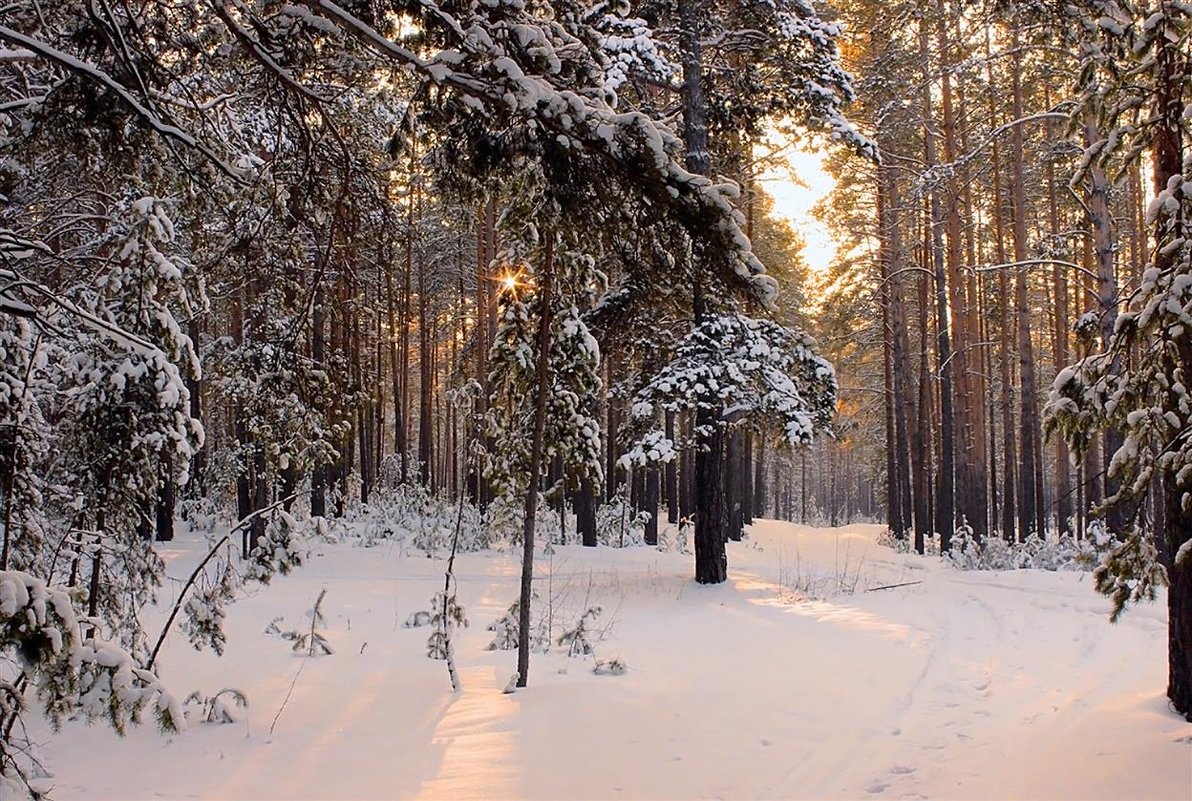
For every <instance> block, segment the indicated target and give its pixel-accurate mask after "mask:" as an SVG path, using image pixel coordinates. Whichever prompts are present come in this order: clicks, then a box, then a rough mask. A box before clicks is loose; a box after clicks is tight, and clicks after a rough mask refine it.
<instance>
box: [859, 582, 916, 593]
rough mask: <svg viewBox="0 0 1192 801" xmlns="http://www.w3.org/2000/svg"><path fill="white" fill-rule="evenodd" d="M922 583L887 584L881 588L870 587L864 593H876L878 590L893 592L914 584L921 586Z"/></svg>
mask: <svg viewBox="0 0 1192 801" xmlns="http://www.w3.org/2000/svg"><path fill="white" fill-rule="evenodd" d="M922 583H923V582H922V581H904V582H902V583H901V584H887V585H885V586H883V587H870V588H869V589H867V590H865V592H877V591H878V590H894V589H897V588H899V587H910V586H912V585H914V584H922Z"/></svg>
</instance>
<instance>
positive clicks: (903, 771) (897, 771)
mask: <svg viewBox="0 0 1192 801" xmlns="http://www.w3.org/2000/svg"><path fill="white" fill-rule="evenodd" d="M890 772H891V773H893V774H894V775H895V776H909V775H910V774H912V773H914V772H915V768H908V767H907V766H906V765H895V766H894V767H892V768H890Z"/></svg>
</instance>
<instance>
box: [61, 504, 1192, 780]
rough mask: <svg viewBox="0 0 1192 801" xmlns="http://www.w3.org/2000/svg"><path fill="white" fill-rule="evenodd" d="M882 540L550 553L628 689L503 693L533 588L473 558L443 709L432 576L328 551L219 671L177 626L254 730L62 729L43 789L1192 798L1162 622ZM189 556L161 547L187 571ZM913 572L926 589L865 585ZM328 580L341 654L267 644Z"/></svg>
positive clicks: (776, 537)
mask: <svg viewBox="0 0 1192 801" xmlns="http://www.w3.org/2000/svg"><path fill="white" fill-rule="evenodd" d="M879 531H880V528H879V527H878V526H850V527H846V528H842V529H819V530H817V529H810V528H806V527H802V526H796V525H793V524H787V523H778V522H773V521H759V522H758V523H757V524H755V525H754V526H753V527H751V530H750V534H751V536H750V539H749V540H748V541H747V542H745V543H740V544H730V553H729V562H730V581H729V583H727V584H725V585H721V586H716V587H701V586H698V585H696V584H695V583H694V582H693V581H691V579H690V578H689V576H690V573H691V557H690V556H689V555H680V554H675V553H662V552H658V551H657V550H654V549H649V548H636V549H625V550H618V549H607V548H600V549H595V550H593V549H583V548H579V547H577V546H567V547H561V548H558V552H557V553H556V554H555V555H554V556H550V557H548V556H545V555H539V557H538V561H537V567H536V580H535V587H536V588H537V591H538V595H539V605H540V608H539V609H537V610H536V612H540V613H541V614H543V615H547V614H549V615H551V616H552V617H553V618H554V619H555V620H556V621H558V622H559V623H566V624H573V623H574V622H575V621H576V620H577V619H578V618H579V615H580V614H582V611H583V610H584V609H585V608H587V606H590V605H592V604H597V603H598V604H601V605H602V606H603V610H604V611H603V614H602V616H601V618H600V619H599V621H598V623H599V624H600V625H601V626H607V627H608V628H607V630H606V631H605V632H604V633H603V638H602V639H601V640H600V641H599V642H598V643H597V645H596V648H597V655H598V656H600V657H602V658H609V657H623V658H624V659H625V661H626V662H627V663H628V665H629V667H630V670H629V673H627V674H626V675H624V676H619V677H605V676H595V675H592V673H591V665H592V659H591V658H590V657H588V658H574V659H568V658H567V657H566V655H565V654H562V653H559V651H560V650H562V649H560V648H558V647H555V648H554V650H553V651H552V653H550V654H546V655H542V654H534V655H533V657H532V659H531V669H530V687H529V688H528V689H526V690H519V691H518V692H516V693H513V694H504V693H502V689H503V688H504V687H505V685H506V683H507V681H508V680H509V676H510V674H511V673H513V672H514V670H515V664H516V659H515V655H514V653H513V652H490V651H487V650H485V646H486V645H487V643H488V642H489V641H490V640H491V638H492V635H491V633H490V632H488V631H486V630H485V626H486V625H487V624H488V623H490V622H492V621H493V620H495V619H496V618H497V617H499V616H500V615H501V614H502V613H503V612H504V610H505V609H506V607H508V605H509V603H511V602H512V600H513V599H514V598H515V596H516V593H517V580H518V557H519V553H518V551H517V550H516V549H509V550H506V551H503V552H498V551H488V552H482V553H478V554H463V555H461V556H460V558H459V561H458V577H459V578H458V586H459V596H460V601H461V602H462V603H463V605H464V607H465V610H466V614H467V615H468V617H469V618H470V620H471V626H470V627H469V628H467V629H464V630H461V631H460V632H458V634H457V643H456V649H457V661H458V663H459V668H460V675H461V679H462V684H463V690H462V692H460V693H459V694H453V693H451V691H450V688H449V685H448V682H447V676H446V670H445V668H444V666H443V664H442V663H441V662H435V661H432V660H429V659H426V658H425V642H426V636H427V634H428V633H429V629H427V628H419V629H412V630H408V629H404V628H402V626H401V624H402V622H404V620H405V618H406V616H407V615H409V613H410V612H413V611H415V610H417V609H426V608H428V607H429V601H430V598H431V596H432V595H433V594H434V593H435V592H436V591H437V590H439V589H441V588H442V574H441V572H440V571H441V570H442V568H443V562H442V561H441V560H439V559H427V558H425V557H423V556H420V555H409V554H406V555H404V556H403V551H402V549H401V548H399V547H397V546H395V545H394V544H392V543H389V544H383V545H381V546H379V547H375V548H361V547H356V546H354V545H353V544H351V543H342V544H338V545H327V546H319V548H317V549H316V550H317V553H316V555H315V557H314V558H313V559H312V560H311V563H310V564H309V565H308V566H306V567H304V568H302V569H300V570H299V571H297V572H296V573H295V574H294V575H292V576H290V577H286V578H278V579H277V580H276V581H275V582H274V584H273V585H272V586H271V587H268V588H264V589H260V590H257V591H255V592H253V593H252V594H251V595H250V596H249V597H247V598H245V599H244V600H242V601H240V602H239V603H237V604H235V605H233V606H232V607H231V608H230V610H229V643H228V652H227V654H226V655H225V656H224V657H223V658H215V657H213V656H211V655H210V654H195V653H194V652H193V651H191V650H190V649H189V646H187V644H186V643H185V641H184V640H183V639H182V638H181V637H180V636H179V635H177V634H175V635H172V638H171V640H170V642H169V645H168V647H167V649H166V651H165V652H164V657H163V663H162V664H163V679H164V680H165V681H166V683H167V685H168V686H170V687H172V688H173V689H174V690H175V692H176V693H178V694H179V695H180V696H183V697H184V696H185V695H186V694H187V693H189V692H190V690H191V689H195V688H197V689H200V690H202V691H204V692H206V693H212V692H214V691H216V690H218V689H220V688H221V687H225V686H229V687H237V688H240V689H242V690H244V691H245V692H247V694H248V695H249V698H250V701H251V704H252V705H251V707H250V708H249V710H248V711H247V712H246V713H245V714H244V719H243V720H241V721H239V722H237V723H235V724H232V725H227V726H212V725H199V724H197V723H193V724H192V726H191V728H190V730H188V731H187V732H185V733H183V734H181V735H179V736H176V737H172V738H168V739H165V738H162V737H160V736H159V735H157V734H156V733H155V732H153V731H152V730H151V728H152V727H141V728H140V729H138V730H134V731H133V732H131V733H130V735H129V737H128V738H126V739H125V740H123V741H119V740H116V739H115V738H114V736H112V735H111V734H110V733H108V732H106V731H104V730H103V729H102V728H100V727H94V728H86V727H83V726H82V725H78V724H69V725H68V726H67V727H66V729H65V731H64V732H63V733H62V734H61V735H60V736H59V737H58V738H57V739H55V740H53V741H51V744H50V745H49V746H48V748H47V749H46V756H47V761H48V766H49V767H50V768H51V770H52V772H53V773H54V776H53V777H52V778H51V779H50V780H48V782H49V784H50V785H52V786H53V795H54V797H55V798H56V799H59V801H68V799H109V798H111V799H115V798H126V799H134V798H221V799H268V798H278V799H281V798H286V799H289V798H293V799H322V798H326V799H332V798H335V799H340V798H343V799H348V798H353V799H364V798H377V799H380V798H416V799H468V798H475V799H506V798H507V799H515V798H527V799H529V798H533V799H563V798H576V799H622V798H625V799H629V798H647V799H649V798H659V799H662V798H666V799H687V798H691V799H695V798H709V799H712V798H725V799H729V798H775V799H777V798H834V799H838V798H846V799H878V798H880V799H948V798H956V799H962V798H963V799H976V798H989V799H1003V798H1004V799H1010V798H1055V799H1063V798H1072V799H1076V798H1081V799H1084V798H1088V799H1093V798H1105V799H1109V798H1115V799H1124V798H1133V799H1152V798H1153V799H1183V800H1184V801H1188V800H1190V799H1192V730H1190V728H1189V725H1188V724H1187V723H1185V722H1183V721H1181V720H1180V719H1179V718H1177V717H1175V716H1174V715H1172V714H1170V713H1169V712H1168V711H1167V709H1166V703H1165V699H1164V698H1163V697H1162V694H1163V687H1164V683H1165V664H1164V655H1165V651H1164V649H1165V647H1166V627H1165V622H1164V621H1165V613H1164V609H1163V607H1162V606H1151V607H1142V608H1139V609H1136V610H1133V611H1132V612H1130V613H1128V614H1127V616H1126V617H1125V618H1124V619H1123V620H1122V622H1121V623H1119V624H1117V625H1115V626H1111V625H1110V624H1108V622H1106V620H1105V616H1106V612H1107V609H1108V604H1107V603H1106V602H1105V601H1104V600H1103V599H1101V598H1099V597H1098V596H1096V595H1095V593H1093V591H1092V589H1091V587H1090V586H1089V583H1088V581H1087V579H1086V578H1083V577H1081V576H1080V575H1078V574H1072V573H1066V574H1051V573H1042V572H1036V571H1019V572H1014V573H996V574H995V573H980V572H968V573H965V572H960V571H956V570H954V569H952V568H950V567H948V566H947V565H945V564H943V563H941V562H940V561H939V560H938V559H930V558H928V559H922V558H919V557H914V556H906V555H898V554H895V553H893V552H891V551H890V550H888V549H886V548H883V547H881V546H878V545H877V544H876V543H875V542H874V540H875V538H876V536H877V534H878V532H879ZM197 551H198V545H197V543H192V544H191V546H190V547H188V546H186V545H185V543H183V544H180V545H179V546H178V547H177V548H173V549H171V566H170V570H171V574H180V575H181V574H185V572H186V568H187V566H188V565H191V564H193V563H194V559H195V558H196V554H197ZM905 581H921V582H922V583H921V584H917V585H913V586H907V587H900V588H895V589H890V590H882V591H877V592H866V591H865V590H866V589H867V588H869V587H876V586H885V585H889V584H896V583H900V582H905ZM323 586H326V587H327V588H328V593H327V598H326V601H325V603H324V611H325V612H326V613H327V614H328V625H327V627H326V630H325V634H326V636H327V638H328V640H329V641H330V643H331V645H332V647H334V648H335V651H336V652H335V653H334V654H333V655H331V656H326V657H318V658H310V659H304V658H303V657H301V656H295V655H293V654H292V653H290V652H289V644H288V643H285V642H282V641H280V640H278V639H276V638H274V637H270V636H267V635H265V634H263V633H262V632H263V630H264V628H265V625H266V624H267V623H268V622H269V621H270V620H272V619H273V618H274V617H277V616H278V615H282V616H284V618H285V625H289V626H293V627H301V626H302V625H309V623H308V622H304V621H308V620H309V619H308V618H304V617H303V613H304V612H305V610H307V609H309V607H310V605H311V604H312V603H313V599H314V598H315V597H316V596H317V595H318V592H319V590H320V589H321V588H322V587H323ZM842 588H843V590H844V591H841V590H842ZM170 592H171V590H167V591H166V592H164V593H163V595H168V594H169V593H170ZM809 596H811V597H809ZM610 622H611V626H609V624H610ZM555 634H556V636H557V634H558V631H557V630H556V632H555ZM299 670H301V673H299V672H298V671H299ZM296 675H297V680H296V681H295V676H296ZM291 686H292V687H293V692H292V695H291V697H290V698H289V700H288V702H285V703H284V708H283V700H284V699H285V696H286V693H287V692H288V691H289V690H290V688H291ZM279 710H280V714H279ZM275 715H276V716H277V723H276V727H275V729H274V731H273V732H272V733H270V731H269V727H270V724H271V722H272V721H273V719H274V717H275Z"/></svg>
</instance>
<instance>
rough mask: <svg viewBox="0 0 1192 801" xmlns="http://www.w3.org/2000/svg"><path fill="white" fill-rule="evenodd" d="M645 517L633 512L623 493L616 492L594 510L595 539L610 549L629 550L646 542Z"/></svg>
mask: <svg viewBox="0 0 1192 801" xmlns="http://www.w3.org/2000/svg"><path fill="white" fill-rule="evenodd" d="M647 519H648V515H647V516H646V517H642V516H641V515H640V514H638V513H636V512H634V511H633V510H632V509H631V508H630V505H629V501H628V499H627V498H626V497H625V493H624V492H623V491H622V492H618V493H617V494H616V495H615V496H613V498H612V500H610V501H609V502H608V503H605V504H603V505H601V506H600V508H599V509H597V510H596V539H597V541H598V542H599V543H600V544H601V545H606V546H608V547H610V548H630V547H634V546H638V545H643V544H644V543H645V541H646V520H647Z"/></svg>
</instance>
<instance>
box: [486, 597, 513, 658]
mask: <svg viewBox="0 0 1192 801" xmlns="http://www.w3.org/2000/svg"><path fill="white" fill-rule="evenodd" d="M520 609H521V603H520V602H518V601H514V602H513V604H512V605H511V606H510V607H509V609H507V610H506V611H505V614H503V615H501V616H500V617H499V618H497V619H496V620H495V621H493V622H492V623H490V624H489V625H488V630H489V631H491V632H493V639H492V642H490V643H489V644H488V645H486V646H485V650H486V651H512V650H514V649H515V648H517V633H518V630H519V628H520V624H519V623H518V614H519V610H520Z"/></svg>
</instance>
